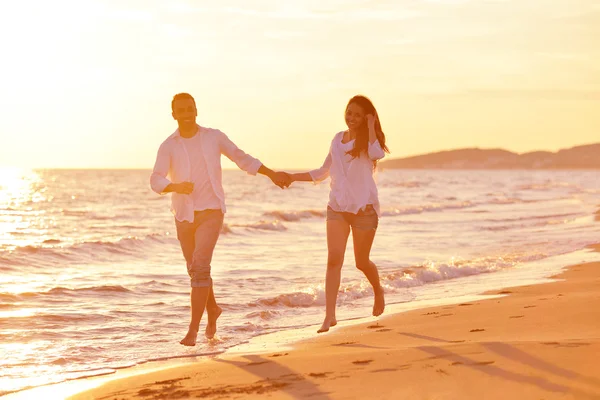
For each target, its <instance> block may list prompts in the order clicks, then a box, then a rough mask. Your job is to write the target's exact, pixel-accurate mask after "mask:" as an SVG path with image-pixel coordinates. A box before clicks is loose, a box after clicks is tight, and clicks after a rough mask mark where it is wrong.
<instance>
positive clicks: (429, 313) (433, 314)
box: [421, 311, 439, 315]
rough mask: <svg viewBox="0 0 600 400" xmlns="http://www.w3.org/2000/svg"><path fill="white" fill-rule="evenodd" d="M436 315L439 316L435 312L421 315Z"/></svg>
mask: <svg viewBox="0 0 600 400" xmlns="http://www.w3.org/2000/svg"><path fill="white" fill-rule="evenodd" d="M435 314H439V313H438V312H435V311H434V312H428V313H426V314H421V315H435Z"/></svg>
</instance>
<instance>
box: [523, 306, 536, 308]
mask: <svg viewBox="0 0 600 400" xmlns="http://www.w3.org/2000/svg"><path fill="white" fill-rule="evenodd" d="M534 307H535V306H525V307H523V308H534Z"/></svg>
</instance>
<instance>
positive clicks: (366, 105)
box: [345, 95, 390, 158]
mask: <svg viewBox="0 0 600 400" xmlns="http://www.w3.org/2000/svg"><path fill="white" fill-rule="evenodd" d="M350 104H356V105H357V106H359V107H360V108H362V110H363V111H364V112H365V120H364V122H363V124H362V126H361V127H360V128H359V130H358V133H357V135H356V140H355V141H354V147H353V148H352V150H349V151H348V152H347V154H349V155H350V156H352V158H357V157H360V155H361V153H362V152H363V151H364V152H365V154H368V152H369V126H368V123H367V118H366V116H367V115H368V114H372V115H373V116H374V117H375V133H376V134H377V140H379V145H380V146H381V148H382V149H383V151H385V152H386V153H389V152H390V150H389V149H388V148H387V146H386V145H385V134H384V133H383V130H382V129H381V122H380V121H379V115H377V110H376V109H375V106H374V105H373V103H372V102H371V100H369V99H368V98H367V97H365V96H361V95H358V96H354V97H353V98H351V99H350V101H348V105H347V106H346V111H345V112H348V107H350Z"/></svg>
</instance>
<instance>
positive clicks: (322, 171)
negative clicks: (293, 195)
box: [290, 150, 331, 183]
mask: <svg viewBox="0 0 600 400" xmlns="http://www.w3.org/2000/svg"><path fill="white" fill-rule="evenodd" d="M330 168H331V150H330V151H329V154H327V157H326V158H325V161H324V162H323V165H322V166H321V168H317V169H313V170H312V171H308V172H298V173H295V174H290V177H291V178H292V182H314V183H317V182H321V181H323V180H325V179H327V177H328V176H329V169H330Z"/></svg>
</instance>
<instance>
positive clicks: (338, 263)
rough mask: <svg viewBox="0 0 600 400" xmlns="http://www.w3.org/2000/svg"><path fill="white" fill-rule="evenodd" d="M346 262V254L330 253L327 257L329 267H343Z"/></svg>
mask: <svg viewBox="0 0 600 400" xmlns="http://www.w3.org/2000/svg"><path fill="white" fill-rule="evenodd" d="M343 264H344V256H336V255H329V257H327V269H341V268H342V265H343Z"/></svg>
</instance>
